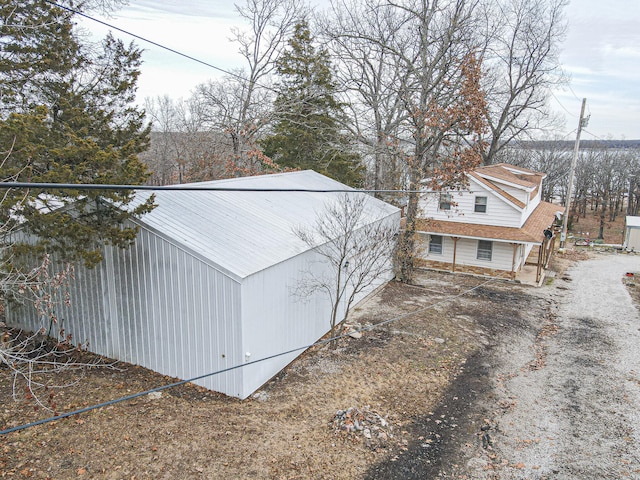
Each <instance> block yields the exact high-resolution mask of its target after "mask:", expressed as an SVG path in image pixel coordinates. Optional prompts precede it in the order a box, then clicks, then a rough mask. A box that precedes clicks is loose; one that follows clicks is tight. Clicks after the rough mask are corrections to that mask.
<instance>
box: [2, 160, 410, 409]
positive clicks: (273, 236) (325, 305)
mask: <svg viewBox="0 0 640 480" xmlns="http://www.w3.org/2000/svg"><path fill="white" fill-rule="evenodd" d="M193 185H196V186H208V187H220V188H237V189H248V190H250V191H193V190H188V189H184V190H178V191H176V190H171V191H169V190H166V191H165V190H160V191H156V192H155V195H156V204H157V207H156V208H155V209H154V210H153V211H152V212H151V213H148V214H146V215H144V216H143V217H142V218H141V219H139V220H136V222H135V223H136V224H137V225H139V227H140V232H139V235H138V237H137V240H136V242H135V245H134V246H133V247H131V248H130V249H128V250H120V249H117V248H116V249H114V248H111V247H106V248H104V259H105V260H104V262H102V264H100V265H99V266H98V267H97V268H95V269H93V270H87V269H84V268H76V271H75V280H74V281H73V282H72V284H71V285H70V296H71V305H70V306H69V307H61V308H63V310H61V311H60V312H59V313H58V318H59V319H60V321H61V322H62V323H63V328H64V329H65V331H66V333H70V334H71V335H72V336H73V339H74V342H75V343H79V342H82V343H87V344H88V349H89V350H91V351H93V352H95V353H98V354H101V355H105V356H107V357H110V358H114V359H117V360H121V361H125V362H130V363H132V364H136V365H142V366H144V367H147V368H150V369H152V370H155V371H157V372H160V373H162V374H165V375H169V376H172V377H177V378H180V379H192V378H196V377H199V376H202V375H207V374H209V373H211V372H217V371H221V370H225V369H230V370H228V371H226V372H224V373H221V374H217V375H213V376H205V377H203V378H200V379H199V380H196V381H195V383H197V384H199V385H201V386H204V387H206V388H208V389H211V390H215V391H219V392H222V393H225V394H227V395H231V396H235V397H239V398H246V397H248V396H249V395H251V394H252V393H253V392H254V391H255V390H257V389H258V388H259V387H260V386H261V385H262V384H263V383H264V382H266V381H267V380H269V379H270V378H271V377H272V376H273V375H275V374H276V373H278V372H279V371H280V370H281V369H282V368H283V367H285V366H286V365H287V364H289V363H290V362H291V361H292V360H293V359H294V358H295V357H296V356H298V355H299V354H301V353H302V352H303V349H300V350H296V351H292V352H291V353H289V354H287V355H284V356H276V357H273V358H270V359H269V360H267V361H261V362H257V363H254V364H251V365H247V366H246V367H244V368H235V367H237V366H241V365H245V364H247V363H249V362H252V361H255V360H259V359H263V358H267V357H272V356H274V355H276V354H279V353H281V352H287V351H290V350H293V349H297V348H299V347H302V346H305V345H309V344H311V343H313V342H314V341H316V340H318V339H319V338H320V337H322V336H323V335H324V334H325V333H326V332H328V331H329V326H330V324H329V317H330V302H329V300H328V299H327V298H326V297H324V296H321V295H317V296H314V297H313V298H309V299H306V300H307V301H300V300H299V299H296V298H295V297H294V296H293V295H292V290H293V288H294V287H295V284H296V282H297V281H299V280H300V276H301V275H303V274H304V272H303V271H304V269H308V268H309V267H310V266H312V268H325V267H323V264H322V263H321V262H319V261H318V260H319V258H318V256H317V253H315V252H314V250H313V249H310V248H309V247H308V246H307V245H306V244H305V243H304V242H302V241H301V240H300V238H298V236H296V235H295V233H294V228H296V227H311V226H312V225H313V224H314V222H315V221H316V216H317V214H318V213H319V212H321V211H322V210H323V208H324V206H325V205H326V202H327V201H329V200H331V199H332V198H333V199H334V201H335V199H336V198H337V196H338V195H340V194H338V193H327V192H304V191H297V192H291V191H289V192H273V191H260V190H261V189H267V190H268V189H298V190H300V189H302V190H304V189H307V190H332V189H347V188H348V187H346V186H344V185H342V184H340V183H338V182H336V181H334V180H331V179H329V178H327V177H324V176H322V175H320V174H318V173H315V172H313V171H302V172H292V173H285V174H277V175H265V176H258V177H245V178H237V179H230V180H221V181H215V182H207V183H205V184H191V186H193ZM149 194H150V193H149V192H138V194H137V195H138V197H137V198H139V199H144V198H146V196H148V195H149ZM354 194H355V193H354ZM357 195H364V194H357ZM367 206H368V208H367V209H366V212H367V215H368V216H369V218H367V219H366V222H396V223H397V224H399V222H400V212H399V210H398V209H397V208H395V207H393V206H391V205H389V204H387V203H384V202H382V201H379V200H377V199H375V198H373V197H370V196H367ZM390 261H391V259H390ZM389 275H391V274H389ZM386 280H387V279H381V280H380V281H379V282H378V283H377V284H375V285H371V286H370V287H369V288H368V289H367V291H365V292H363V295H362V296H364V294H367V293H369V292H371V291H373V290H374V289H375V288H376V287H377V286H379V285H380V284H382V283H383V282H384V281H386ZM10 321H11V323H12V324H13V325H15V326H20V327H22V328H27V329H31V330H37V329H38V328H40V326H39V325H38V320H37V318H36V315H35V314H34V313H33V312H30V313H27V312H26V310H22V309H21V310H18V309H14V310H13V311H12V312H11V316H10Z"/></svg>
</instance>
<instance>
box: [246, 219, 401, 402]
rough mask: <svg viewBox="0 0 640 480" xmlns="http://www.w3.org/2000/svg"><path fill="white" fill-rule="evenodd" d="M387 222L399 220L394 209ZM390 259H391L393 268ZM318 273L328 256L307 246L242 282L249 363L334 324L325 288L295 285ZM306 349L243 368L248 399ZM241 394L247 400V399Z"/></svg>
mask: <svg viewBox="0 0 640 480" xmlns="http://www.w3.org/2000/svg"><path fill="white" fill-rule="evenodd" d="M381 221H384V222H392V223H393V224H395V225H398V224H399V221H400V214H399V212H396V213H395V214H393V215H391V216H390V217H389V218H386V219H383V220H381ZM391 262H392V259H391V258H390V259H389V266H390V267H391ZM310 271H312V272H313V274H314V276H316V277H320V278H321V277H323V276H324V275H327V276H328V277H329V278H332V277H333V275H332V270H331V268H330V267H329V266H328V264H327V263H326V259H325V258H324V257H323V256H321V255H319V254H318V253H317V252H316V251H315V250H308V251H306V252H304V253H302V254H300V255H297V256H296V257H293V258H290V259H288V260H287V261H285V262H281V263H279V264H277V265H273V266H272V267H270V268H269V269H266V270H263V271H260V272H257V273H255V274H254V275H251V276H249V277H247V278H246V279H245V280H244V281H243V283H242V313H243V321H242V339H243V351H244V352H245V354H246V353H247V352H249V353H251V356H250V357H245V361H254V360H258V359H262V358H267V357H270V356H272V355H275V354H278V353H280V352H286V351H289V350H292V349H297V348H299V347H303V346H306V345H309V344H312V343H314V342H315V341H317V340H318V339H319V338H321V337H322V336H323V335H324V334H325V333H327V332H328V331H329V330H330V327H331V302H330V299H329V297H328V296H327V295H326V294H325V293H324V292H316V293H315V294H314V295H312V296H308V297H304V298H302V297H300V296H299V295H297V294H296V287H297V285H298V284H299V282H300V281H302V280H303V279H304V278H305V277H306V276H307V275H308V274H309V272H310ZM392 275H393V272H392V270H391V268H390V271H389V274H388V276H387V277H386V278H380V279H378V280H377V281H375V282H373V283H372V284H371V285H369V286H368V287H367V288H365V289H364V290H363V291H362V292H360V293H359V294H358V295H357V297H356V298H355V301H354V305H352V308H353V307H355V305H356V304H357V303H358V302H359V301H361V300H362V299H363V298H365V297H366V296H367V295H369V294H370V293H371V292H373V291H374V290H375V289H376V288H378V287H379V286H380V285H382V284H383V283H385V282H386V281H387V280H389V279H390V278H391V277H392ZM344 307H345V306H344V304H341V305H340V310H339V314H338V318H337V322H341V321H342V320H343V319H344V311H345V309H344ZM303 351H304V350H303V349H300V350H297V351H295V352H292V353H290V354H288V355H283V356H280V357H276V358H272V359H270V360H267V361H264V362H260V363H257V364H254V365H249V366H248V367H246V368H245V369H244V370H245V372H244V377H243V380H244V397H246V396H248V395H250V394H252V393H253V392H254V391H255V390H256V389H258V388H259V387H260V386H261V385H262V384H263V383H265V382H266V381H267V380H269V379H270V378H271V377H272V376H274V375H275V374H276V373H278V372H279V371H280V370H282V368H284V367H285V366H286V365H288V364H289V363H290V362H291V361H293V359H295V358H296V357H297V356H298V355H300V354H301V353H303ZM244 397H243V398H244Z"/></svg>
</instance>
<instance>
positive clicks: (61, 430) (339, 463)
mask: <svg viewBox="0 0 640 480" xmlns="http://www.w3.org/2000/svg"><path fill="white" fill-rule="evenodd" d="M483 282H486V280H485V279H479V278H474V277H464V276H454V275H447V274H437V273H430V274H425V276H424V277H423V278H422V283H423V288H417V287H411V286H406V285H401V284H397V283H392V284H390V285H389V286H387V287H386V289H385V290H384V291H383V292H381V293H380V294H379V295H378V296H377V297H375V298H373V299H371V300H370V301H369V302H368V303H367V304H366V305H365V306H364V307H361V308H359V309H358V310H357V311H356V312H355V313H354V316H353V318H352V319H351V321H352V322H353V321H356V322H359V323H360V324H362V325H366V324H369V323H370V324H376V323H379V322H381V321H383V320H386V319H389V318H391V317H394V316H397V315H399V314H401V313H406V312H411V311H416V310H420V313H417V314H415V315H412V316H409V317H407V318H404V319H402V320H399V321H396V322H393V323H389V324H387V325H385V326H384V327H381V328H378V329H373V330H370V331H365V332H364V335H363V337H362V338H360V339H353V338H345V339H343V340H341V341H340V342H339V344H338V347H337V348H336V349H332V348H328V347H323V348H314V349H312V350H310V351H307V352H306V353H305V354H304V355H303V356H302V357H301V358H299V359H298V360H296V361H295V362H294V363H293V364H292V365H290V366H289V367H288V368H287V369H286V370H285V371H283V372H282V373H281V374H279V375H278V376H277V377H276V378H274V379H272V380H271V381H270V382H268V383H267V384H266V385H265V386H264V387H263V388H262V389H261V390H260V391H259V393H258V395H256V396H254V397H252V398H250V399H248V400H245V401H240V400H237V399H233V398H228V397H225V396H223V395H219V394H216V393H212V392H209V391H206V390H203V389H201V388H199V387H195V386H190V385H185V386H181V387H178V388H175V389H171V390H166V391H164V392H163V393H162V395H161V396H160V397H159V398H150V397H149V396H145V397H140V398H137V399H135V400H132V401H127V402H123V403H119V404H116V405H112V406H109V407H105V408H101V409H98V410H94V411H92V412H90V413H86V414H82V415H79V416H74V417H71V418H68V419H65V420H60V421H57V422H54V423H49V424H46V425H41V426H37V427H33V428H29V429H27V430H23V431H20V432H16V433H11V434H8V435H4V436H3V437H2V438H0V476H13V477H15V478H27V477H30V478H43V479H44V478H75V477H82V478H97V479H112V478H113V479H116V478H117V479H121V478H154V479H155V478H167V479H169V478H171V479H174V478H194V477H201V478H209V479H216V478H220V479H222V478H224V479H228V478H273V479H281V478H282V479H295V478H317V479H351V478H363V477H364V476H366V472H368V471H370V469H371V468H373V467H374V466H375V465H377V464H379V463H380V462H385V461H386V462H388V461H390V459H395V458H398V456H399V455H401V454H402V453H403V452H406V451H407V445H409V444H411V443H414V442H417V441H419V440H418V437H417V435H418V434H417V433H415V432H416V431H417V430H419V429H416V428H413V427H415V426H416V425H417V423H418V422H421V421H425V420H424V419H425V418H426V416H428V414H429V412H431V411H433V410H434V409H435V408H436V407H437V406H438V404H439V402H441V400H442V396H443V395H444V393H445V392H446V391H447V389H448V388H449V387H450V385H451V383H452V381H454V379H455V378H457V376H458V375H459V374H460V372H461V370H462V369H463V365H464V363H465V362H466V360H467V359H468V358H469V357H470V356H472V355H473V354H474V353H475V352H477V351H478V350H479V349H481V348H482V345H484V344H486V338H487V335H489V334H490V330H491V328H492V327H491V322H494V321H495V319H496V313H495V312H496V310H497V309H498V307H499V309H500V311H501V314H502V315H504V319H510V320H512V319H516V318H518V316H519V315H520V314H521V312H522V309H523V308H526V302H527V301H528V300H527V298H528V297H527V295H526V290H524V287H519V286H516V285H513V284H507V283H501V282H492V283H490V284H489V285H487V286H485V287H482V290H481V291H480V290H478V291H475V292H473V293H472V294H470V296H469V297H460V298H456V299H453V298H454V296H455V295H457V294H459V293H460V292H462V291H464V290H465V289H468V288H471V287H474V286H477V285H479V284H480V283H483ZM480 292H482V293H480ZM444 299H449V300H448V302H447V303H442V304H439V305H437V306H433V307H429V306H430V305H433V304H434V303H436V302H439V301H441V300H444ZM498 320H500V319H499V318H498ZM121 367H122V368H123V370H122V371H112V370H105V369H100V368H94V369H90V370H87V371H86V372H85V376H84V378H82V379H81V380H80V381H79V382H78V383H77V385H75V386H73V387H69V388H66V389H64V390H62V391H59V392H57V393H55V400H56V403H57V405H58V408H59V409H60V411H71V410H74V409H77V408H80V407H84V406H87V405H92V404H95V403H98V402H103V401H106V400H110V399H114V398H117V397H120V396H124V395H127V394H131V393H135V392H139V391H144V390H147V389H150V388H153V387H156V386H159V385H163V384H167V383H170V382H171V381H172V379H169V378H166V377H163V376H161V375H158V374H155V373H153V372H151V371H149V370H146V369H144V368H140V367H135V366H132V365H121ZM6 373H7V372H6V371H0V374H2V376H1V377H0V395H1V398H3V399H4V402H3V405H2V407H1V409H0V426H2V427H5V428H6V427H11V426H14V425H20V424H23V423H26V422H30V421H33V420H36V419H39V418H43V417H46V416H47V415H48V413H47V412H43V411H42V410H38V411H36V410H34V407H33V403H32V402H30V401H28V400H26V399H23V400H21V401H19V402H13V401H11V400H10V395H11V386H10V379H9V378H8V375H7V374H6ZM69 375H71V374H69ZM58 380H59V383H61V382H62V380H69V379H68V378H67V379H58ZM365 406H369V408H370V409H371V410H373V411H375V412H376V413H377V414H379V415H380V416H382V417H384V418H386V419H387V420H388V422H389V424H390V426H391V428H392V433H393V437H390V438H388V439H385V441H379V442H375V443H370V442H368V441H367V440H366V439H365V438H364V437H363V436H361V435H347V434H346V433H344V432H335V431H334V428H333V426H332V421H333V418H334V416H335V414H336V411H337V410H340V409H347V408H349V407H359V408H363V407H365Z"/></svg>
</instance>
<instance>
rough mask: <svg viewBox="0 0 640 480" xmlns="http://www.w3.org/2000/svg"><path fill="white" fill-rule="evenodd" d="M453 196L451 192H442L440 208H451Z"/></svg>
mask: <svg viewBox="0 0 640 480" xmlns="http://www.w3.org/2000/svg"><path fill="white" fill-rule="evenodd" d="M452 201H453V200H452V198H451V194H450V193H441V194H440V210H451V203H452Z"/></svg>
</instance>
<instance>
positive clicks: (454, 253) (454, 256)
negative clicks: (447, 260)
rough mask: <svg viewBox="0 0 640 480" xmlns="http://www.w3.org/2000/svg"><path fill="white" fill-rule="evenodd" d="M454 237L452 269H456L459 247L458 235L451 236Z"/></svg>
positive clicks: (453, 270)
mask: <svg viewBox="0 0 640 480" xmlns="http://www.w3.org/2000/svg"><path fill="white" fill-rule="evenodd" d="M451 238H452V239H453V262H451V271H452V272H455V271H456V251H457V249H458V240H459V238H458V237H451Z"/></svg>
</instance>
